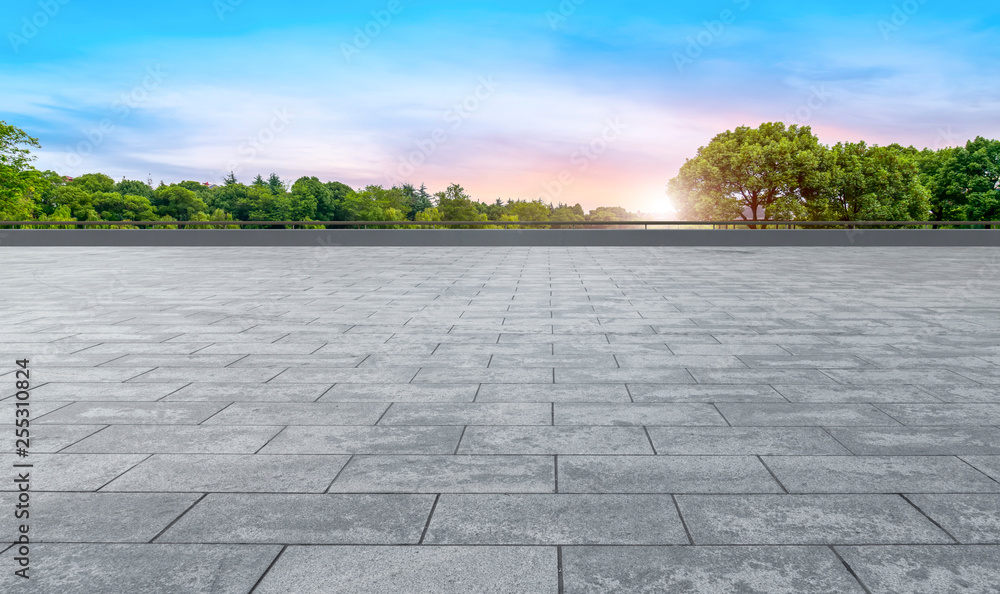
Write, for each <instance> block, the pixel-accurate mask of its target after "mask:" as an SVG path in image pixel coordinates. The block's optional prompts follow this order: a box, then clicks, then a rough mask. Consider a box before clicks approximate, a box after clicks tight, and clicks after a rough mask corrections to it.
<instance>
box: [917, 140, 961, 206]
mask: <svg viewBox="0 0 1000 594" xmlns="http://www.w3.org/2000/svg"><path fill="white" fill-rule="evenodd" d="M962 150H965V149H964V148H944V149H941V150H937V151H935V150H931V149H924V150H922V151H920V152H916V151H914V155H913V156H914V159H915V160H916V163H917V166H918V167H919V168H920V184H921V185H922V186H924V188H926V189H927V192H928V193H929V195H930V202H931V220H932V221H956V220H959V219H963V218H965V196H964V195H961V196H957V197H954V196H950V195H949V194H948V192H947V191H946V190H947V188H946V185H945V183H944V179H943V175H942V173H943V172H944V167H945V165H946V164H948V162H949V161H951V159H952V157H954V155H955V153H957V152H959V151H962ZM953 198H958V199H959V202H953V200H952V199H953Z"/></svg>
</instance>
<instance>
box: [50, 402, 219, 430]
mask: <svg viewBox="0 0 1000 594" xmlns="http://www.w3.org/2000/svg"><path fill="white" fill-rule="evenodd" d="M224 406H225V405H224V404H218V403H210V402H113V403H105V402H77V403H73V404H70V405H69V406H65V407H63V408H60V409H59V410H57V411H55V412H52V413H49V414H47V415H45V416H44V417H41V418H39V419H36V421H35V422H36V423H39V424H45V423H55V424H65V423H88V424H100V425H140V424H142V425H145V424H149V425H197V424H198V423H200V422H202V421H204V420H206V419H208V418H209V417H211V416H212V415H214V414H215V413H217V412H219V411H220V410H222V408H223V407H224Z"/></svg>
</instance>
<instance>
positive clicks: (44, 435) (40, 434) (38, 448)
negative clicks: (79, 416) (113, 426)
mask: <svg viewBox="0 0 1000 594" xmlns="http://www.w3.org/2000/svg"><path fill="white" fill-rule="evenodd" d="M106 426H107V425H43V424H38V425H34V426H33V427H31V432H30V435H31V451H32V452H33V453H36V454H54V453H56V452H58V451H59V450H61V449H63V448H66V447H68V446H70V445H73V444H74V443H76V442H78V441H80V440H81V439H83V438H85V437H87V436H89V435H93V434H94V433H97V432H98V431H100V430H101V429H104V428H105V427H106ZM14 429H15V426H14V425H0V434H7V435H14ZM11 445H13V442H11ZM7 451H8V453H14V450H13V449H9V450H7Z"/></svg>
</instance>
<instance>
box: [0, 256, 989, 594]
mask: <svg viewBox="0 0 1000 594" xmlns="http://www.w3.org/2000/svg"><path fill="white" fill-rule="evenodd" d="M0 274H2V279H0V280H2V282H0V304H2V319H0V332H2V334H0V336H2V339H0V353H2V356H3V357H2V359H0V361H2V364H0V386H2V392H0V395H2V396H3V398H4V401H3V406H2V408H0V410H2V417H0V430H2V433H0V435H2V436H3V437H2V440H3V444H4V447H3V449H2V453H0V462H2V464H0V468H2V469H3V470H0V472H3V473H6V474H7V477H6V478H4V479H3V480H2V482H0V485H2V493H0V496H2V504H3V507H4V509H3V510H2V517H3V518H4V520H3V522H2V523H0V528H2V529H3V531H4V533H3V534H4V535H3V536H2V537H0V540H2V541H6V543H7V544H0V550H3V552H2V553H0V565H2V566H3V570H2V572H0V590H2V591H4V592H41V593H53V592H58V593H60V594H71V593H87V594H93V593H102V592H128V593H140V592H141V593H159V592H164V593H173V592H178V593H191V592H212V593H230V592H231V593H247V592H256V593H261V594H263V593H285V592H292V593H312V592H315V593H320V592H322V593H327V592H338V593H341V592H343V593H350V592H386V593H400V592H432V593H438V592H441V593H452V592H454V593H463V594H464V593H480V592H483V593H485V592H496V593H517V592H523V593H530V594H539V593H552V594H556V593H567V594H577V593H590V592H593V593H597V592H628V593H638V592H657V593H660V592H671V593H673V592H713V593H714V592H722V593H728V592H731V593H755V592H761V593H763V592H768V593H771V592H776V593H789V594H793V593H794V594H804V593H812V592H822V593H829V592H838V593H840V592H869V593H890V592H891V593H896V592H927V593H932V592H933V593H945V592H965V593H980V592H1000V338H998V330H1000V315H998V313H1000V301H998V296H1000V251H998V250H994V249H826V248H824V249H791V248H788V249H786V248H770V249H735V248H728V249H709V248H705V249H679V248H669V249H668V248H620V249H618V248H565V249H561V248H500V249H498V248H473V247H470V248H430V249H426V248H422V249H398V248H315V249H312V248H285V249H242V248H240V249H236V248H233V249H193V248H190V249H158V248H151V249H93V248H86V249H50V248H41V249H40V248H33V249H19V248H4V249H2V250H0ZM21 358H27V359H30V361H31V363H30V369H31V386H32V387H31V390H30V403H31V404H30V412H31V421H32V425H31V431H32V441H31V447H30V455H29V457H28V458H27V460H30V462H31V463H33V464H34V465H35V467H34V469H33V471H32V482H31V487H32V497H31V500H30V513H31V516H30V526H31V528H30V535H31V539H32V545H31V553H30V559H31V568H32V569H31V573H32V576H33V577H32V578H31V579H30V580H28V581H25V580H23V579H20V578H17V577H15V576H14V574H13V572H14V570H15V569H16V568H17V566H16V562H15V559H14V557H15V556H16V554H15V549H14V548H12V547H10V546H9V543H11V542H12V541H13V539H14V534H15V532H14V530H15V521H14V518H13V511H14V505H15V499H16V497H17V493H16V489H17V486H16V484H15V483H14V482H13V478H14V475H15V473H14V469H13V466H12V465H13V463H15V462H24V461H25V459H23V458H18V457H17V456H16V455H15V454H14V450H13V443H14V421H15V404H14V402H15V396H14V392H15V378H14V371H15V365H14V361H15V359H21Z"/></svg>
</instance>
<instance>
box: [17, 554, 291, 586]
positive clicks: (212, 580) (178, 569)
mask: <svg viewBox="0 0 1000 594" xmlns="http://www.w3.org/2000/svg"><path fill="white" fill-rule="evenodd" d="M280 551H281V547H280V546H261V545H253V546H232V545H204V544H184V545H163V544H38V545H34V546H32V547H31V564H32V566H33V571H31V572H30V573H29V575H30V576H31V578H30V580H27V581H26V580H24V579H23V578H20V577H17V576H15V575H14V572H13V571H5V572H3V573H2V574H0V589H3V590H4V591H5V592H60V593H61V594H94V593H97V592H142V593H143V594H173V593H176V592H192V593H193V592H199V593H209V592H211V593H213V594H245V593H246V592H248V591H249V590H250V588H252V587H253V586H254V584H255V583H256V582H257V580H258V579H260V576H261V575H263V573H264V571H265V570H266V569H267V567H268V566H269V564H270V563H271V561H272V560H274V559H275V557H277V556H278V553H279V552H280ZM0 557H4V559H3V562H4V563H5V564H6V565H8V566H10V567H13V566H14V561H13V559H12V557H13V552H12V551H11V550H8V551H7V552H6V553H3V555H0ZM42 568H44V569H42ZM39 570H41V571H39ZM26 584H30V586H28V585H26Z"/></svg>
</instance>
